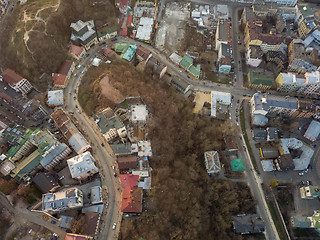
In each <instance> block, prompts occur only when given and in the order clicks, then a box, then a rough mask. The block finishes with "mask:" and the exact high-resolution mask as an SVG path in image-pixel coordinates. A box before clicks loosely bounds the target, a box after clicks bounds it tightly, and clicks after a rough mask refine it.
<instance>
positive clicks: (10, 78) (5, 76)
mask: <svg viewBox="0 0 320 240" xmlns="http://www.w3.org/2000/svg"><path fill="white" fill-rule="evenodd" d="M0 81H3V82H5V83H7V84H8V85H9V86H10V87H11V88H13V89H14V90H16V91H17V92H20V93H21V94H22V95H23V96H26V95H27V94H28V93H29V92H31V90H32V88H33V87H32V85H31V84H30V82H29V81H28V80H27V79H25V78H23V77H21V76H20V75H19V74H17V73H16V72H15V71H13V70H11V69H10V68H7V69H6V70H5V71H4V72H2V73H1V76H0Z"/></svg>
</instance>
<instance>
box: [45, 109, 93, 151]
mask: <svg viewBox="0 0 320 240" xmlns="http://www.w3.org/2000/svg"><path fill="white" fill-rule="evenodd" d="M51 118H52V119H53V121H54V122H55V124H56V126H57V127H58V128H59V129H60V131H61V132H62V134H63V135H64V136H65V138H66V139H67V140H68V142H69V144H70V146H71V147H72V148H73V149H74V150H75V151H76V153H77V154H80V153H84V152H86V151H90V150H91V146H90V144H89V143H88V142H87V140H86V139H85V138H84V137H83V135H82V134H81V133H80V132H79V130H78V129H77V128H76V126H75V125H74V124H73V122H72V121H71V120H70V118H69V117H68V115H67V114H66V113H65V112H64V111H63V110H62V109H61V108H58V109H56V110H55V111H54V112H53V113H52V114H51Z"/></svg>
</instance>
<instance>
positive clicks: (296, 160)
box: [279, 138, 314, 171]
mask: <svg viewBox="0 0 320 240" xmlns="http://www.w3.org/2000/svg"><path fill="white" fill-rule="evenodd" d="M279 152H280V161H281V157H282V156H284V157H283V158H287V159H289V160H290V158H291V159H292V160H290V161H291V162H293V164H294V170H297V171H299V170H305V169H307V168H308V165H309V163H310V161H311V158H312V156H313V153H314V150H313V149H312V148H310V147H309V146H307V145H306V144H304V143H303V142H301V141H300V140H298V139H296V138H281V139H280V145H279Z"/></svg>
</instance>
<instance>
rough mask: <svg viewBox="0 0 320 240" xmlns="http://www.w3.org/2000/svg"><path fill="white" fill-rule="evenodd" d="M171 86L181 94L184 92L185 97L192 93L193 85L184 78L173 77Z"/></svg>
mask: <svg viewBox="0 0 320 240" xmlns="http://www.w3.org/2000/svg"><path fill="white" fill-rule="evenodd" d="M170 84H171V85H173V86H174V87H175V88H176V89H177V90H178V91H179V92H182V93H183V94H184V95H188V94H189V93H191V85H190V84H189V83H188V82H187V81H186V80H184V79H182V78H177V77H173V78H172V79H171V81H170Z"/></svg>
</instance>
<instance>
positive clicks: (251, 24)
mask: <svg viewBox="0 0 320 240" xmlns="http://www.w3.org/2000/svg"><path fill="white" fill-rule="evenodd" d="M262 25H263V24H262V20H260V19H257V18H251V19H249V20H248V21H247V23H246V26H245V36H244V45H245V48H246V49H248V48H249V46H252V45H254V46H259V47H260V48H261V50H262V51H263V53H267V52H268V51H278V50H279V49H280V48H281V47H282V46H283V45H284V43H283V41H284V37H283V36H282V35H281V34H276V31H275V29H273V30H272V31H270V33H263V31H262Z"/></svg>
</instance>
